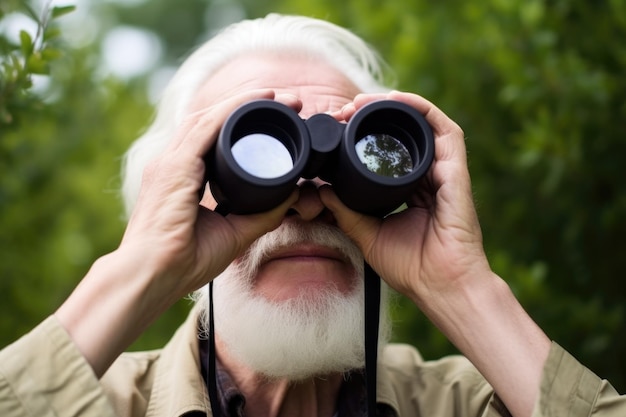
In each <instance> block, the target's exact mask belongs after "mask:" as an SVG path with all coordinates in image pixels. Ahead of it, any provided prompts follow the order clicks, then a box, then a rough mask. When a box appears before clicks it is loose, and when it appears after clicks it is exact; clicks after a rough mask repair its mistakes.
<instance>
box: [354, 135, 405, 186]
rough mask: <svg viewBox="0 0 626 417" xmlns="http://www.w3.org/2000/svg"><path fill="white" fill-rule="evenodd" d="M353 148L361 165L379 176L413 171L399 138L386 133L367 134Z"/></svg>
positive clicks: (400, 175) (394, 176)
mask: <svg viewBox="0 0 626 417" xmlns="http://www.w3.org/2000/svg"><path fill="white" fill-rule="evenodd" d="M355 150H356V153H357V156H358V157H359V160H360V161H361V162H362V163H363V165H365V167H366V168H367V169H368V170H369V171H371V172H373V173H375V174H378V175H380V176H383V177H389V178H398V177H403V176H405V175H407V174H410V173H411V172H412V171H413V159H412V158H411V154H410V153H409V150H408V149H407V148H406V146H404V144H403V143H402V142H401V141H400V140H398V139H396V138H395V137H393V136H391V135H388V134H386V133H376V134H369V135H367V136H365V137H363V138H361V139H360V140H359V141H357V143H356V145H355Z"/></svg>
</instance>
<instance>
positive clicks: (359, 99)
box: [331, 93, 387, 122]
mask: <svg viewBox="0 0 626 417" xmlns="http://www.w3.org/2000/svg"><path fill="white" fill-rule="evenodd" d="M386 97H387V94H383V93H376V94H358V95H357V96H356V97H354V100H353V101H352V102H351V103H348V104H346V105H345V106H343V107H342V108H341V109H340V110H338V111H337V112H333V113H331V116H333V117H335V118H340V120H344V121H346V122H347V121H349V120H350V119H351V118H352V116H354V113H356V111H357V110H358V109H360V108H361V107H363V106H365V105H366V104H368V103H371V102H373V101H377V100H384V99H385V98H386Z"/></svg>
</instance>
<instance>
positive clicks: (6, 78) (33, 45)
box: [0, 1, 75, 126]
mask: <svg viewBox="0 0 626 417" xmlns="http://www.w3.org/2000/svg"><path fill="white" fill-rule="evenodd" d="M8 8H9V7H7V9H8ZM13 9H15V10H10V9H9V10H7V11H5V10H3V9H2V7H0V22H2V20H4V19H5V18H6V16H7V15H8V14H7V12H8V11H11V12H17V13H22V14H24V15H26V16H28V17H29V18H31V19H32V20H33V21H34V22H35V23H36V24H37V31H36V33H35V34H34V36H31V34H29V33H28V32H27V31H26V30H21V31H20V33H19V43H16V42H14V41H11V40H10V39H9V38H7V37H6V35H4V34H0V126H3V125H10V124H12V123H13V122H14V121H15V113H16V112H17V111H18V110H20V109H28V108H31V107H32V106H33V105H35V104H37V103H38V101H39V99H38V98H37V97H36V96H35V95H34V94H33V93H32V92H31V91H29V90H30V88H31V87H32V86H33V81H32V76H33V75H34V74H37V75H48V74H49V73H50V63H51V62H52V61H54V60H55V59H57V58H59V57H60V56H61V51H60V50H59V49H57V48H56V47H55V45H54V41H55V40H57V39H58V38H59V37H60V35H61V30H60V29H59V27H58V26H57V25H56V24H55V22H53V21H54V20H55V19H57V18H59V17H60V16H63V15H65V14H67V13H70V12H72V11H73V10H74V9H75V6H55V7H51V2H50V1H48V2H47V3H46V4H45V5H44V7H43V10H42V11H41V13H39V14H38V13H36V12H35V11H34V10H33V9H32V7H30V6H29V5H28V4H27V3H26V2H25V1H20V2H19V3H18V4H17V5H16V6H14V7H13Z"/></svg>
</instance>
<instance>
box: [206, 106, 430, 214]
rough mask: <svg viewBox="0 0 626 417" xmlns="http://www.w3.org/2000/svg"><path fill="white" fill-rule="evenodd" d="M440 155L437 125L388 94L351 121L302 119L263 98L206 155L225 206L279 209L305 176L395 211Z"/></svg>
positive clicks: (238, 114) (382, 210) (363, 208)
mask: <svg viewBox="0 0 626 417" xmlns="http://www.w3.org/2000/svg"><path fill="white" fill-rule="evenodd" d="M433 156H434V137H433V133H432V129H431V128H430V126H429V125H428V123H427V122H426V120H425V119H424V117H423V116H422V115H421V114H420V113H419V112H418V111H417V110H415V109H414V108H412V107H411V106H409V105H407V104H404V103H402V102H398V101H392V100H382V101H375V102H372V103H369V104H368V105H366V106H363V107H362V108H361V109H359V110H358V111H357V112H356V113H355V114H354V115H353V117H352V118H351V119H350V121H349V122H348V123H341V122H338V121H337V120H335V119H334V118H333V117H331V116H330V115H327V114H316V115H314V116H312V117H310V118H308V119H306V120H303V119H301V118H300V116H298V114H297V113H296V112H295V111H294V110H293V109H291V108H289V107H287V106H285V105H283V104H281V103H278V102H276V101H272V100H256V101H252V102H249V103H246V104H244V105H242V106H241V107H239V108H238V109H236V110H235V111H234V112H233V113H232V114H231V115H230V116H229V117H228V119H227V120H226V122H225V123H224V125H223V127H222V130H221V132H220V134H219V137H218V140H217V144H216V145H215V147H214V148H213V149H212V150H211V151H210V152H209V153H208V154H207V155H206V157H205V162H206V166H207V172H206V179H207V181H208V182H209V185H210V188H211V193H212V194H213V196H214V198H215V199H216V200H217V202H218V204H219V205H220V207H221V210H222V211H226V212H229V213H235V214H250V213H258V212H263V211H266V210H269V209H271V208H273V207H276V206H277V205H278V204H280V203H281V202H283V201H284V200H285V199H286V198H287V197H288V196H289V195H290V194H291V192H292V191H293V190H294V187H295V186H296V184H297V183H298V181H299V180H300V179H301V178H305V179H312V178H316V177H318V178H320V179H322V180H324V181H326V182H329V183H330V184H332V186H333V189H334V190H335V192H336V193H337V196H338V197H339V198H340V199H341V200H342V201H343V203H344V204H345V205H346V206H348V207H350V208H351V209H353V210H356V211H359V212H362V213H365V214H369V215H374V216H384V215H386V214H389V213H390V212H392V211H393V210H395V209H396V208H398V207H399V206H400V205H402V204H403V203H404V202H405V201H406V199H407V198H408V197H409V195H411V194H412V193H413V192H414V191H415V189H416V187H417V184H418V182H419V180H420V178H421V177H422V176H423V175H424V174H425V173H426V171H427V170H428V169H429V167H430V165H431V163H432V160H433Z"/></svg>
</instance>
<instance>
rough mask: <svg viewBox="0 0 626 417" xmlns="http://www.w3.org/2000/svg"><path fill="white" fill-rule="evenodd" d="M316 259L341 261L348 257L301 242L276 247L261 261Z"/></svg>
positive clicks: (346, 260) (324, 247)
mask: <svg viewBox="0 0 626 417" xmlns="http://www.w3.org/2000/svg"><path fill="white" fill-rule="evenodd" d="M316 259H327V260H332V261H338V262H342V263H348V262H349V261H348V259H347V258H346V257H345V256H344V255H343V254H342V253H341V252H340V251H338V250H336V249H332V248H329V247H326V246H319V245H311V244H302V245H296V246H288V247H284V248H279V249H277V250H276V251H274V252H272V253H271V254H270V255H269V256H268V257H267V258H266V259H265V260H264V261H263V264H265V263H268V262H271V261H278V260H294V261H297V260H299V261H307V260H311V261H313V260H316Z"/></svg>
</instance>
